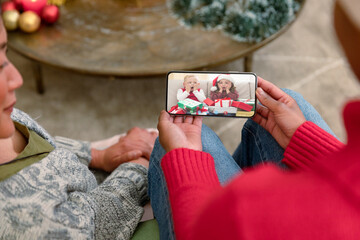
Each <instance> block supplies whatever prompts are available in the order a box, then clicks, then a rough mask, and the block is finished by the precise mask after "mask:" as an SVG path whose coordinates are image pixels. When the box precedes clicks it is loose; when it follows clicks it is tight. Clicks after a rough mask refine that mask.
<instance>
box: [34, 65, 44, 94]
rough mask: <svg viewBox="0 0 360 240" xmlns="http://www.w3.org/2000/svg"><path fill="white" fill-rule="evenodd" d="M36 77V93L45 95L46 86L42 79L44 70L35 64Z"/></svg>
mask: <svg viewBox="0 0 360 240" xmlns="http://www.w3.org/2000/svg"><path fill="white" fill-rule="evenodd" d="M34 77H35V86H36V91H37V92H38V93H39V94H44V92H45V86H44V81H43V77H42V69H41V64H40V63H35V62H34Z"/></svg>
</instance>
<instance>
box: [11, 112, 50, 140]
mask: <svg viewBox="0 0 360 240" xmlns="http://www.w3.org/2000/svg"><path fill="white" fill-rule="evenodd" d="M11 119H12V120H13V121H14V122H18V123H20V124H22V125H24V126H26V127H27V128H28V129H30V130H33V131H34V132H36V133H37V134H39V135H40V136H41V137H42V138H44V139H45V140H47V141H48V142H49V143H50V144H51V145H53V146H55V142H54V140H53V138H52V137H51V136H50V134H49V133H48V132H47V131H46V130H45V129H44V128H43V127H42V126H41V125H40V124H39V123H37V121H36V120H35V119H33V118H32V117H31V116H30V115H29V114H27V113H25V112H24V111H22V110H20V109H17V108H14V109H13V112H12V114H11Z"/></svg>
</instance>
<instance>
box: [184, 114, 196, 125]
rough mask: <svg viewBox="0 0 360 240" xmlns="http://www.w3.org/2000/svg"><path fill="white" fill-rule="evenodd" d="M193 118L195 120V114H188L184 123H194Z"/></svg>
mask: <svg viewBox="0 0 360 240" xmlns="http://www.w3.org/2000/svg"><path fill="white" fill-rule="evenodd" d="M193 120H194V118H193V116H186V117H185V120H184V123H190V124H192V123H193Z"/></svg>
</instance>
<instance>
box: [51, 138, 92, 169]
mask: <svg viewBox="0 0 360 240" xmlns="http://www.w3.org/2000/svg"><path fill="white" fill-rule="evenodd" d="M55 144H56V147H58V148H64V149H67V150H70V151H71V152H73V153H75V154H76V156H78V158H80V160H82V161H81V162H83V163H85V164H86V165H87V166H89V164H90V161H91V147H90V142H87V141H80V140H74V139H70V138H65V137H60V136H55Z"/></svg>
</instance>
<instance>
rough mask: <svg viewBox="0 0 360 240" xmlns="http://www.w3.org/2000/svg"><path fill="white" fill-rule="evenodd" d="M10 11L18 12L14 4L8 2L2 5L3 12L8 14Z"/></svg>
mask: <svg viewBox="0 0 360 240" xmlns="http://www.w3.org/2000/svg"><path fill="white" fill-rule="evenodd" d="M9 10H17V9H16V5H15V3H14V2H11V1H6V2H3V3H2V4H1V11H2V12H6V11H9Z"/></svg>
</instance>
